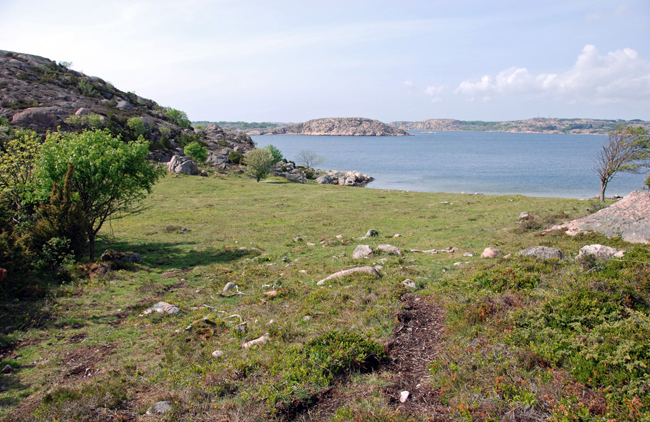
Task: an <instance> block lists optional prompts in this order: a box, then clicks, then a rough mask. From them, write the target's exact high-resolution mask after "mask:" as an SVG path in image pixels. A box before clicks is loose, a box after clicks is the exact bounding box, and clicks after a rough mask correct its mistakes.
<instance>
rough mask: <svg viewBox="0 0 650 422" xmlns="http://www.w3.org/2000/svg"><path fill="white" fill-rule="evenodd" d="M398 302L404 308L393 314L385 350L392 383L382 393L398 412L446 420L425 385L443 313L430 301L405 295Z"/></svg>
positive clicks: (442, 327)
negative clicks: (405, 393)
mask: <svg viewBox="0 0 650 422" xmlns="http://www.w3.org/2000/svg"><path fill="white" fill-rule="evenodd" d="M402 300H403V302H404V309H403V310H402V311H400V312H399V313H398V314H397V320H398V325H397V327H395V331H394V332H393V335H392V336H391V339H390V341H389V343H388V347H387V349H388V359H389V363H388V364H387V366H386V367H385V370H387V371H390V372H391V373H392V374H393V377H392V380H393V383H392V385H390V386H389V387H388V388H387V389H386V394H387V395H388V397H389V400H390V403H391V405H392V406H394V407H395V408H396V409H399V410H400V412H401V413H407V414H411V415H414V416H415V415H417V416H420V417H422V416H424V417H425V418H428V419H429V420H436V421H441V420H446V418H445V416H444V415H445V414H446V412H445V409H446V407H445V406H443V405H442V404H441V403H440V402H439V401H438V399H437V393H436V391H435V390H434V389H432V388H431V387H430V386H429V384H430V383H429V381H430V377H431V372H429V364H430V363H431V361H432V360H433V358H434V356H435V354H436V351H437V347H438V344H439V342H440V339H441V337H442V334H443V332H444V325H443V322H444V313H443V311H442V309H441V308H440V307H439V306H438V305H437V304H435V303H434V302H433V301H432V300H431V299H430V298H424V297H420V296H414V295H412V294H409V295H406V296H405V297H404V298H403V299H402ZM402 391H408V392H409V396H408V399H407V400H406V402H404V403H401V402H400V394H401V392H402Z"/></svg>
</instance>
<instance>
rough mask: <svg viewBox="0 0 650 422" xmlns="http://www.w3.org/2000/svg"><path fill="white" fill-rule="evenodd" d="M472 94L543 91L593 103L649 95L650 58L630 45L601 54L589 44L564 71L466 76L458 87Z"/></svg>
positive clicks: (645, 98) (513, 70)
mask: <svg viewBox="0 0 650 422" xmlns="http://www.w3.org/2000/svg"><path fill="white" fill-rule="evenodd" d="M455 92H456V93H462V94H465V95H468V96H471V97H474V96H482V97H488V96H507V95H517V94H529V95H543V96H550V97H555V98H561V99H565V100H569V101H570V102H584V103H590V104H604V103H616V102H622V101H645V102H647V101H648V100H649V99H650V62H648V61H647V60H644V59H642V58H641V57H639V55H638V53H637V52H636V51H634V50H632V49H630V48H625V49H623V50H616V51H612V52H609V53H607V54H606V55H601V54H600V53H599V52H598V50H597V49H596V47H595V46H593V45H586V46H585V47H584V49H583V50H582V53H581V54H580V55H579V56H578V59H577V60H576V62H575V64H574V65H573V67H572V68H571V69H569V70H567V71H566V72H564V73H559V74H558V73H539V74H534V73H532V72H530V71H528V69H526V68H520V67H511V68H509V69H506V70H503V71H501V72H499V73H498V74H497V75H496V76H490V75H486V76H483V77H482V78H480V79H475V80H466V81H463V82H461V83H460V85H459V86H458V88H457V89H456V90H455Z"/></svg>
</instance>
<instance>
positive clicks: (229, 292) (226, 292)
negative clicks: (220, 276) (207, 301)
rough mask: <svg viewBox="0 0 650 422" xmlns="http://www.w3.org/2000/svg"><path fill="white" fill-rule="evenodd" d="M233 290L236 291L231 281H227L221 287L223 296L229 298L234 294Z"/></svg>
mask: <svg viewBox="0 0 650 422" xmlns="http://www.w3.org/2000/svg"><path fill="white" fill-rule="evenodd" d="M233 290H237V285H236V284H235V283H233V282H232V281H229V282H228V283H226V285H225V286H224V287H223V294H224V295H225V296H231V295H234V294H235V292H234V291H233Z"/></svg>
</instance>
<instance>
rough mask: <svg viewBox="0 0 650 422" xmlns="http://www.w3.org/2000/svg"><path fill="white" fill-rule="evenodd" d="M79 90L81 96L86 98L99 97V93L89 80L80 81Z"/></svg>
mask: <svg viewBox="0 0 650 422" xmlns="http://www.w3.org/2000/svg"><path fill="white" fill-rule="evenodd" d="M77 88H79V92H81V95H85V96H86V97H99V92H98V91H97V90H96V89H95V88H94V87H93V84H92V82H90V81H88V79H80V80H79V82H78V83H77Z"/></svg>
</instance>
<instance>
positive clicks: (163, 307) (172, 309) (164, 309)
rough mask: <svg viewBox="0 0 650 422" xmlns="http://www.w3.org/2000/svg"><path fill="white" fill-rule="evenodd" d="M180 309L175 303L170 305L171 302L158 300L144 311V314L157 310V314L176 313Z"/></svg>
mask: <svg viewBox="0 0 650 422" xmlns="http://www.w3.org/2000/svg"><path fill="white" fill-rule="evenodd" d="M180 311H181V310H180V309H179V308H178V306H176V305H172V304H171V303H167V302H158V303H156V304H155V305H153V306H152V307H151V308H149V309H147V310H146V311H144V315H149V314H150V313H152V312H157V313H159V314H168V315H176V314H177V313H179V312H180Z"/></svg>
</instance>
